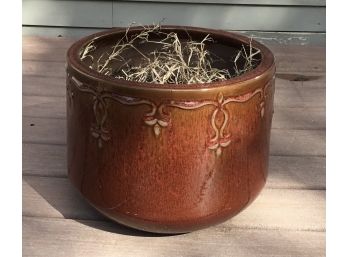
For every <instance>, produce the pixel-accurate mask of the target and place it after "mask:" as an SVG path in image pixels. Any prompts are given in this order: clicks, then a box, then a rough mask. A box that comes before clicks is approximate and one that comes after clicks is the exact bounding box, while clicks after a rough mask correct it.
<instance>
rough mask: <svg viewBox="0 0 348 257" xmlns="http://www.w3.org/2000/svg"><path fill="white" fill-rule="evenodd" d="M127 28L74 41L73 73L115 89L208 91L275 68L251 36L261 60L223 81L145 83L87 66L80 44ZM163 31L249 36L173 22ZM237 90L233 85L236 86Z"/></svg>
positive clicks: (245, 40) (246, 40)
mask: <svg viewBox="0 0 348 257" xmlns="http://www.w3.org/2000/svg"><path fill="white" fill-rule="evenodd" d="M126 29H127V28H125V27H124V28H112V29H109V30H104V31H101V32H97V33H94V34H91V35H89V36H86V37H83V38H81V39H79V40H78V41H76V42H75V43H74V44H72V45H71V46H70V48H69V49H68V51H67V55H66V61H67V64H68V65H69V66H70V67H71V68H72V69H73V70H75V71H76V72H78V73H80V74H81V75H83V76H86V77H88V78H89V79H92V80H97V81H98V82H102V83H107V84H109V85H111V86H113V87H115V88H120V87H121V88H134V89H142V90H144V89H149V90H151V89H152V90H153V89H155V90H161V91H162V90H165V91H168V90H169V91H172V90H175V91H192V90H195V89H196V90H204V89H206V90H209V89H213V88H220V87H226V86H228V87H231V86H235V85H236V84H240V85H241V86H242V85H244V84H245V83H247V84H248V82H249V81H250V82H251V81H255V80H258V79H262V78H263V77H264V76H265V75H267V74H269V72H270V70H273V69H274V66H275V65H274V55H273V53H272V52H271V51H270V50H269V49H268V48H267V47H266V46H265V45H263V44H261V43H260V42H258V41H256V40H254V39H253V41H252V42H253V47H254V48H257V49H259V50H260V52H261V62H260V63H259V65H258V66H257V67H256V68H254V69H252V70H250V71H248V72H246V73H244V74H242V75H240V76H236V77H233V78H230V79H227V80H223V81H216V82H211V83H193V84H185V85H183V84H168V83H166V84H157V83H144V82H134V81H127V80H124V79H118V78H113V77H111V76H105V75H103V74H100V73H98V72H97V71H95V70H92V69H90V68H89V67H87V65H85V64H83V63H82V61H81V60H80V57H79V53H80V50H81V48H82V46H83V45H85V44H86V43H88V42H90V41H92V40H96V39H100V38H104V37H108V36H110V35H112V34H117V33H121V32H125V31H126ZM142 29H143V27H142V26H137V27H131V28H130V29H129V31H132V32H136V31H141V30H142ZM161 29H162V30H185V31H188V32H195V33H204V34H210V35H211V36H212V37H213V38H214V37H220V38H224V39H226V40H232V41H239V42H240V43H244V44H249V41H250V38H249V37H247V36H244V35H240V34H237V33H233V32H227V31H223V30H216V29H208V28H201V27H191V26H176V25H162V26H161ZM235 89H236V88H235Z"/></svg>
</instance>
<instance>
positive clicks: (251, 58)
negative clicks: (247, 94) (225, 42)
mask: <svg viewBox="0 0 348 257" xmlns="http://www.w3.org/2000/svg"><path fill="white" fill-rule="evenodd" d="M129 29H130V28H127V30H126V32H125V34H124V36H123V37H122V38H121V39H120V40H118V41H117V42H116V44H115V45H114V46H112V47H111V52H110V53H108V52H103V53H102V54H101V55H100V57H99V58H98V60H94V58H93V55H92V54H91V52H93V51H95V50H96V46H95V45H94V42H93V41H91V42H90V43H89V44H88V45H87V46H86V47H85V48H84V49H83V51H81V55H80V59H81V60H82V61H84V60H86V59H87V58H90V59H91V62H92V64H91V65H90V68H91V69H95V70H96V71H98V72H99V73H101V74H104V75H107V76H113V77H115V78H120V79H125V80H128V81H136V82H146V83H157V84H167V83H169V84H192V83H210V82H214V81H223V80H226V79H229V78H231V77H235V76H240V75H241V74H243V73H245V72H247V71H249V70H251V69H253V68H255V66H256V65H257V64H258V61H259V60H258V59H256V58H255V56H256V55H257V54H259V52H260V51H259V50H258V49H254V48H253V47H252V45H251V43H252V42H251V41H250V44H249V46H248V47H247V48H246V47H245V46H244V45H242V49H241V50H239V51H238V53H237V54H236V55H235V56H234V57H231V58H232V60H233V63H234V67H233V71H234V73H232V74H231V73H230V72H229V70H228V69H218V68H215V67H214V66H213V64H214V62H215V61H217V57H216V56H213V54H212V53H210V52H209V51H208V50H207V49H206V44H207V43H213V42H214V41H213V39H212V38H211V37H210V35H206V37H205V38H204V39H203V40H201V41H200V42H199V41H194V40H188V41H187V42H181V41H180V39H179V37H178V35H177V34H176V33H175V32H169V33H166V32H163V31H161V29H160V25H154V26H148V27H144V29H143V30H142V31H141V32H140V33H138V34H136V35H133V36H131V37H130V36H129V35H128V32H129ZM152 35H157V36H160V39H159V40H151V38H152V37H151V36H152ZM147 43H152V44H156V45H157V46H158V47H156V49H155V50H154V51H152V52H149V53H143V52H141V51H140V50H139V49H138V48H137V47H136V46H137V45H139V44H147ZM129 49H133V50H135V51H136V52H137V53H138V54H139V56H140V57H141V61H140V62H138V63H137V65H130V64H129V63H130V62H131V60H126V59H125V58H124V57H123V54H124V53H125V51H126V50H129ZM218 61H221V59H220V60H218ZM113 62H121V63H122V65H121V66H119V67H118V68H117V69H115V68H113V66H112V63H113ZM231 70H232V69H231Z"/></svg>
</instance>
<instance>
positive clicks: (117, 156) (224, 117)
mask: <svg viewBox="0 0 348 257" xmlns="http://www.w3.org/2000/svg"><path fill="white" fill-rule="evenodd" d="M212 33H213V32H212ZM70 54H72V53H71V52H70ZM68 57H69V56H68ZM272 60H273V59H272ZM69 61H70V60H69V58H68V67H67V99H68V101H67V110H68V113H67V114H68V115H67V117H68V172H69V177H70V179H71V181H72V182H73V184H74V185H75V186H76V187H77V188H78V189H79V191H80V192H81V193H82V195H83V196H84V197H85V198H86V199H87V200H88V201H89V202H90V203H91V204H92V205H93V206H94V207H96V208H97V209H98V210H99V211H100V212H102V213H103V214H105V215H106V216H108V217H110V218H111V219H114V220H116V221H118V222H120V223H123V224H125V225H128V226H132V227H135V228H138V229H143V230H147V231H153V232H163V233H178V232H187V231H192V230H195V229H199V228H203V227H206V226H209V225H212V224H216V223H219V222H222V221H224V220H226V219H228V218H230V217H231V216H233V215H235V214H237V213H238V212H239V211H241V210H242V209H243V208H245V207H246V206H247V205H248V204H250V203H251V202H252V201H253V200H254V199H255V197H256V196H257V195H258V193H259V192H260V190H261V189H262V187H263V186H264V184H265V181H266V177H267V170H268V155H269V140H270V128H271V120H272V114H273V95H274V72H275V68H274V64H273V65H272V66H271V67H270V68H268V69H266V70H265V71H264V72H263V73H262V74H261V75H259V76H257V77H255V78H249V76H250V74H249V75H248V74H247V75H246V76H245V77H244V80H243V81H240V80H231V81H227V82H224V83H222V84H221V85H220V86H216V85H215V86H214V87H212V88H209V90H207V89H202V88H196V89H188V90H186V91H185V90H178V89H176V90H169V89H164V90H163V89H158V88H151V89H149V88H147V89H144V88H141V87H134V88H131V86H130V85H127V83H126V84H122V83H119V82H118V81H112V82H110V81H108V80H105V81H101V80H100V78H93V76H85V74H84V72H83V71H81V70H79V69H78V68H77V66H76V65H71V63H70V62H69ZM264 63H268V62H264ZM261 65H262V64H261ZM262 69H263V67H262V66H261V67H259V70H262ZM117 83H119V84H120V85H118V84H117Z"/></svg>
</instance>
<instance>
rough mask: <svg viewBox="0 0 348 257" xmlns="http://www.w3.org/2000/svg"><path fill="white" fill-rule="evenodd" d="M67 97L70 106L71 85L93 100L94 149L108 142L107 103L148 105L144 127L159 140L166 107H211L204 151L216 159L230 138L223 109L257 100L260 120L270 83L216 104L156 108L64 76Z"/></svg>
mask: <svg viewBox="0 0 348 257" xmlns="http://www.w3.org/2000/svg"><path fill="white" fill-rule="evenodd" d="M68 80H70V81H68V83H67V85H68V86H67V94H68V97H69V101H70V103H72V101H73V92H72V89H71V85H74V86H75V87H76V88H77V89H78V90H79V91H81V92H85V93H88V94H91V95H92V96H93V112H94V117H95V123H94V124H92V127H91V129H90V130H91V135H92V136H93V137H94V138H96V139H97V141H98V146H99V147H102V145H103V142H106V141H108V140H110V132H109V130H108V129H107V128H106V125H105V123H106V120H107V116H108V112H107V102H106V100H107V99H111V100H114V101H117V102H119V103H121V104H124V105H148V106H149V107H150V110H149V111H148V112H146V113H145V114H144V118H143V120H144V123H145V124H146V125H148V126H150V127H152V129H153V132H154V135H155V136H156V137H159V136H160V134H161V130H162V129H164V128H165V127H167V126H168V125H169V124H170V122H171V119H170V116H169V114H167V113H165V111H164V109H165V108H167V107H174V108H179V109H183V110H195V109H199V108H202V107H205V106H213V107H214V110H213V112H212V115H211V118H210V124H211V127H212V131H213V137H211V138H210V139H209V141H208V144H207V146H208V148H209V149H210V150H212V151H215V153H216V155H217V156H220V155H221V153H222V149H223V148H225V147H227V146H228V145H230V143H231V137H230V133H226V132H225V128H226V126H227V124H228V122H229V119H230V115H229V113H228V111H227V109H226V106H227V105H228V104H230V103H245V102H247V101H249V100H250V99H252V98H253V97H255V96H256V95H259V96H260V99H261V102H260V104H259V110H260V117H261V118H263V116H264V112H265V111H264V108H265V100H266V98H267V93H266V91H267V88H268V87H269V85H270V84H271V83H272V82H270V83H267V84H266V85H265V87H264V88H259V89H256V90H255V91H253V92H250V93H246V94H244V95H239V96H233V97H225V96H224V95H223V94H222V93H221V92H220V93H218V95H217V99H216V100H203V101H170V102H164V103H160V104H156V103H154V102H152V101H150V100H148V99H141V98H136V97H129V96H123V95H119V94H116V93H113V92H108V91H105V90H104V89H103V87H102V86H101V85H99V84H98V86H91V85H87V84H84V83H82V82H80V81H79V80H78V79H77V78H75V77H74V76H70V75H69V74H68ZM221 113H222V116H223V121H222V124H220V125H219V124H218V122H217V116H218V115H220V114H221Z"/></svg>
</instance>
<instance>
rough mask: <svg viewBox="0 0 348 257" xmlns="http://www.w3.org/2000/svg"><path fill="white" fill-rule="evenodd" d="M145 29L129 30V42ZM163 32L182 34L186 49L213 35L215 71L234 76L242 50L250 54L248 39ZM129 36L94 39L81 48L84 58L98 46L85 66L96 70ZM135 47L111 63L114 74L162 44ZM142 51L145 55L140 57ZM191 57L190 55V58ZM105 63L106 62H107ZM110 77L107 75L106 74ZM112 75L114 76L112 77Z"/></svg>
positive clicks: (158, 35) (208, 46) (258, 58)
mask: <svg viewBox="0 0 348 257" xmlns="http://www.w3.org/2000/svg"><path fill="white" fill-rule="evenodd" d="M142 30H143V29H142V28H132V29H130V30H129V31H128V33H127V37H128V39H130V38H132V37H134V36H135V35H136V34H137V33H139V32H141V31H142ZM160 31H164V32H166V33H168V32H175V33H177V35H178V38H179V40H180V42H181V45H182V46H185V44H187V42H188V41H192V40H193V41H197V42H201V41H202V40H203V39H204V38H205V37H206V36H207V35H209V37H210V38H212V39H213V40H212V41H205V49H206V50H208V51H209V52H210V54H211V57H212V58H211V59H212V61H211V64H212V67H213V68H218V69H226V70H228V71H229V73H230V74H234V73H235V71H234V67H235V64H234V60H235V57H236V56H237V54H238V52H239V51H240V50H242V46H244V48H245V50H246V52H247V53H249V51H250V41H248V40H249V39H248V38H246V37H241V38H237V37H233V36H231V37H226V36H223V35H221V34H217V33H208V32H207V31H203V30H202V31H200V30H194V29H185V30H184V29H182V28H177V29H175V28H161V30H160ZM124 35H125V30H120V31H115V32H113V33H111V34H106V35H103V36H101V37H97V38H95V39H93V40H90V41H88V42H86V43H85V44H83V46H82V47H81V49H80V56H81V53H82V52H83V50H84V49H85V47H86V46H87V45H88V44H89V43H90V42H91V41H93V45H94V46H95V50H94V51H92V52H90V53H89V55H90V57H89V58H85V59H84V60H83V61H82V63H83V65H86V66H87V67H95V66H96V62H97V61H98V60H103V58H106V55H105V53H107V54H110V53H111V52H112V47H113V46H114V45H115V44H116V43H117V42H118V41H119V40H120V39H121V38H122V37H124ZM164 37H165V35H163V34H161V33H156V32H153V33H151V34H150V35H149V40H150V41H160V40H163V39H164ZM251 44H252V48H253V49H254V51H255V49H258V48H257V44H256V46H254V44H253V41H251ZM133 45H134V47H135V48H136V49H135V48H127V49H126V50H125V51H123V52H122V54H121V55H120V56H121V57H120V58H118V60H113V61H112V62H111V63H110V67H111V68H112V70H113V72H114V73H115V71H119V70H120V69H122V67H124V65H125V62H127V64H128V65H129V66H136V65H139V63H140V62H142V61H144V57H143V56H142V54H144V55H148V54H149V53H151V52H153V51H155V50H158V49H159V47H160V45H159V44H158V43H151V42H147V41H145V40H136V41H135V42H134V43H133ZM139 52H141V53H142V54H140V53H139ZM183 55H184V56H185V55H187V53H183ZM186 57H187V56H186ZM253 58H254V60H255V65H254V69H255V68H256V67H257V66H258V65H259V64H260V62H261V58H262V52H260V53H258V54H257V55H255V56H254V57H253ZM104 60H105V59H104ZM244 62H245V59H244V58H239V59H238V61H237V65H238V66H239V67H243V65H244ZM105 76H107V75H105ZM111 76H112V74H111Z"/></svg>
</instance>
